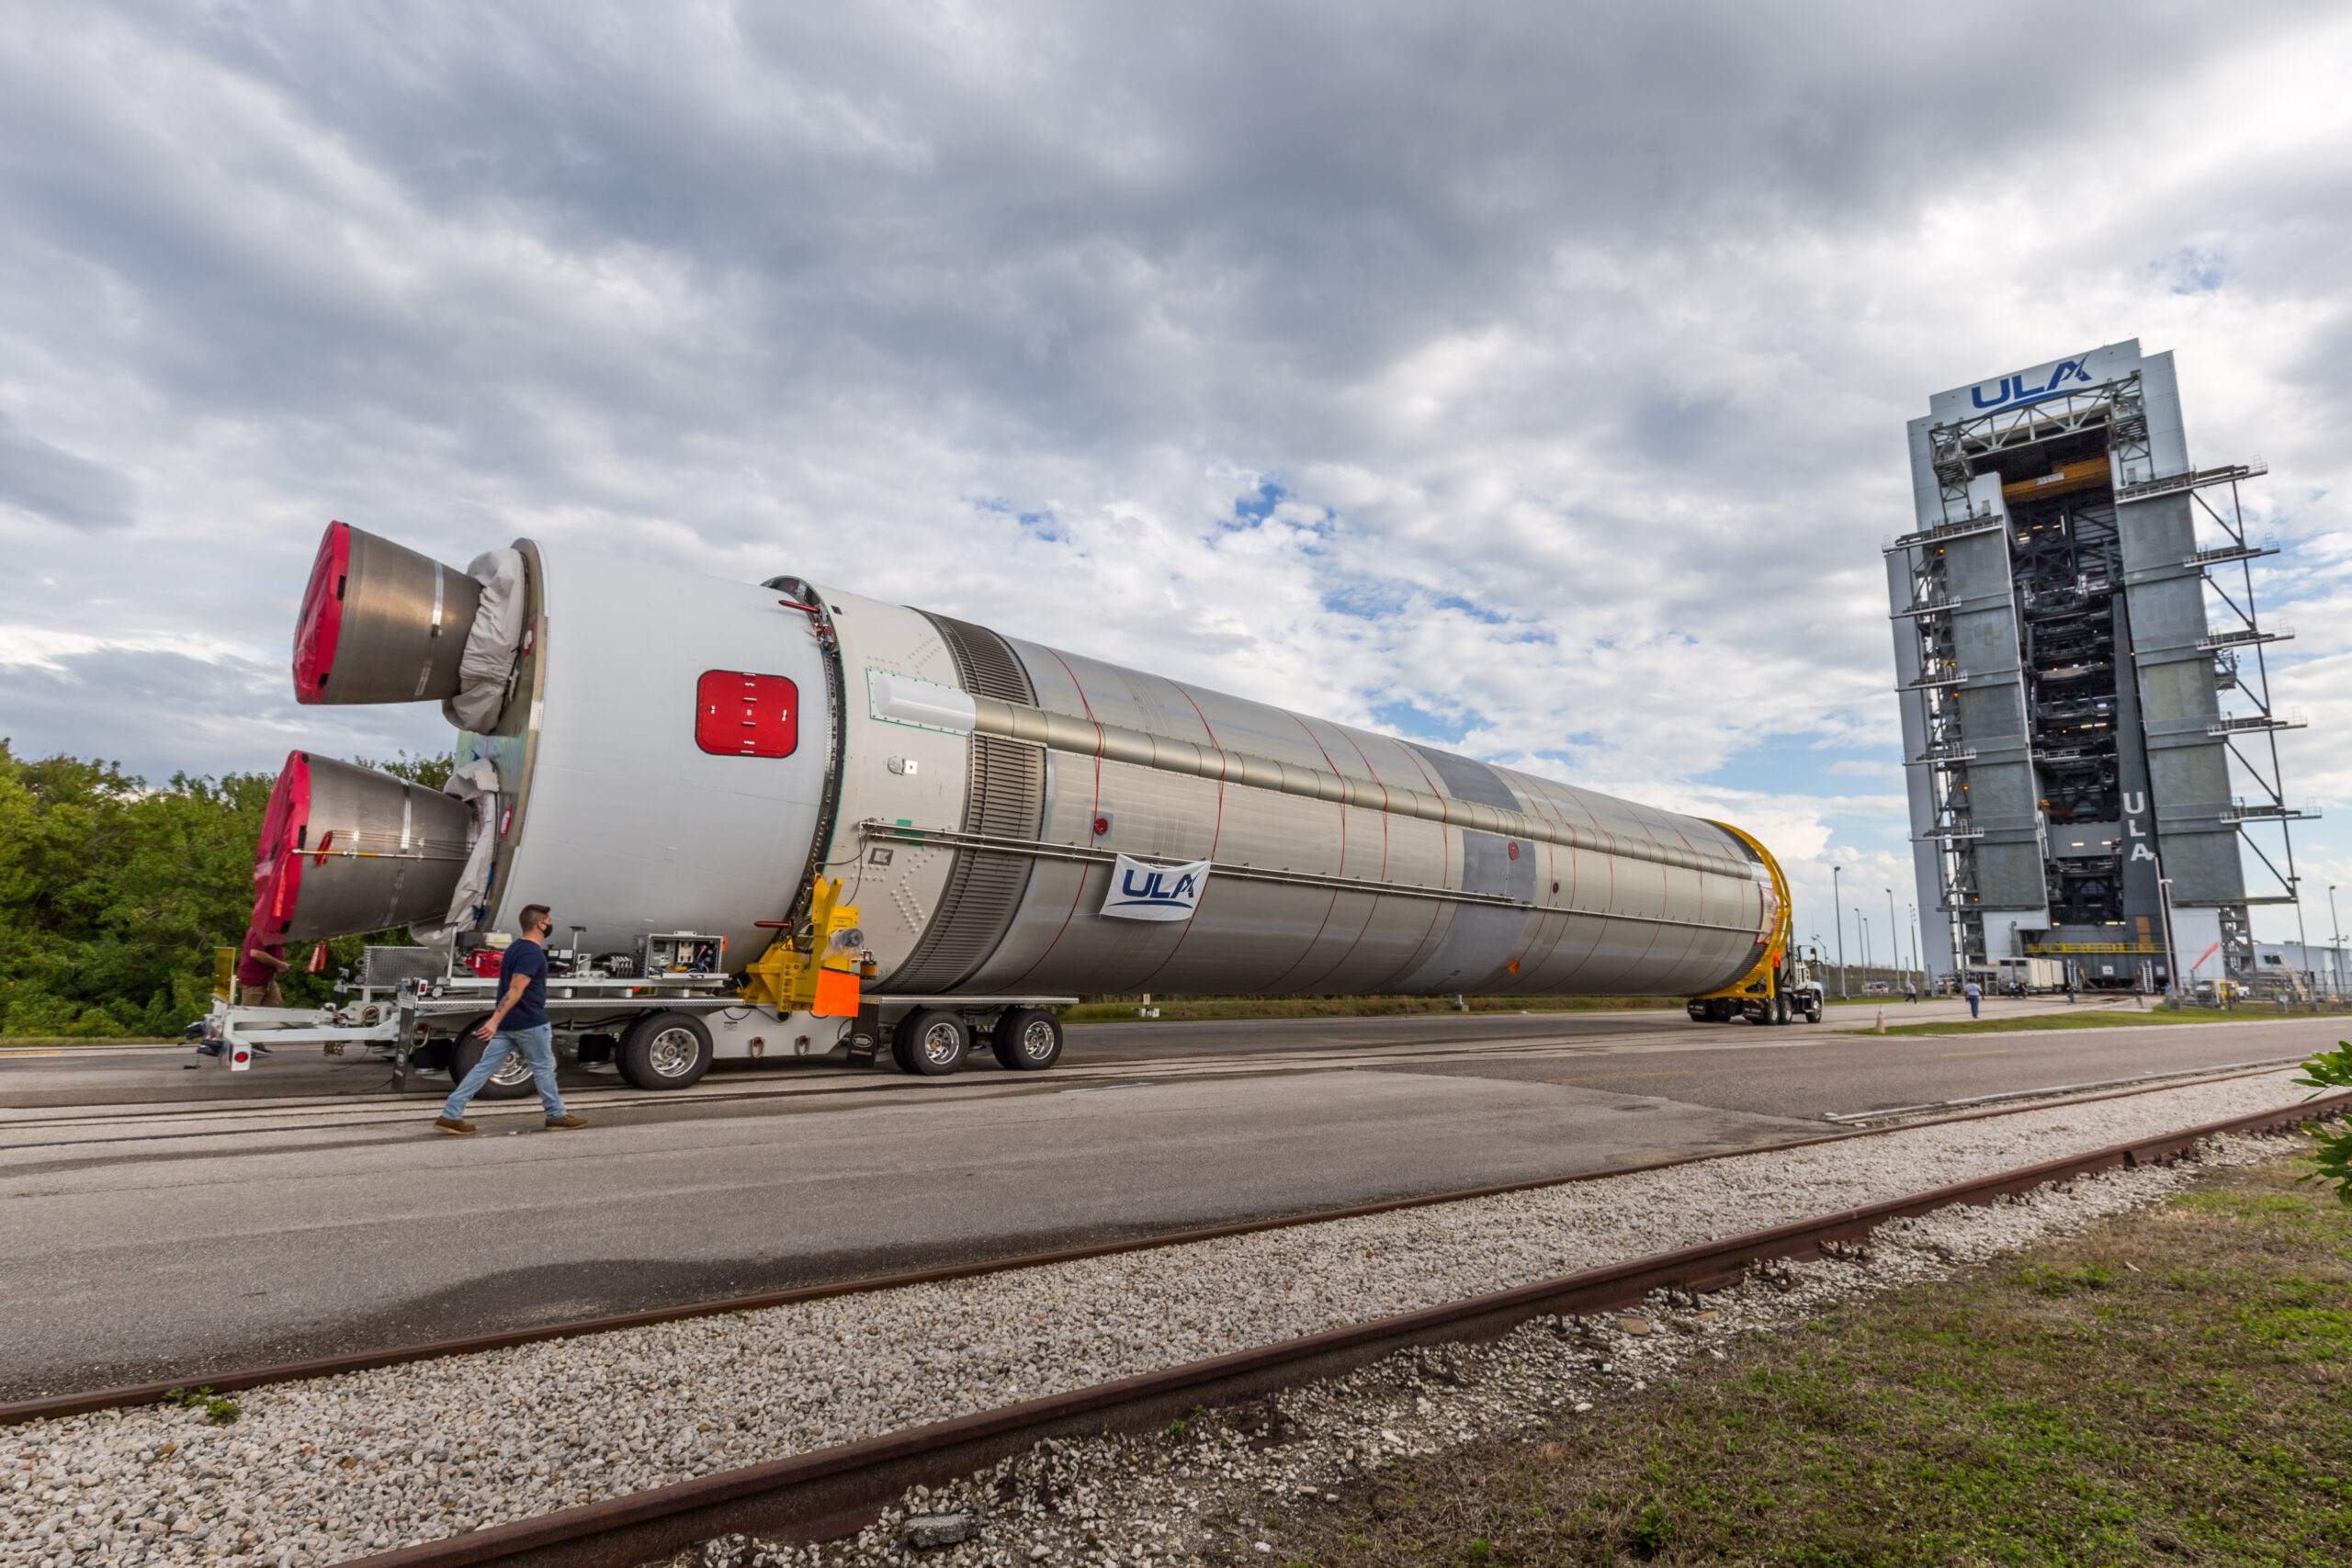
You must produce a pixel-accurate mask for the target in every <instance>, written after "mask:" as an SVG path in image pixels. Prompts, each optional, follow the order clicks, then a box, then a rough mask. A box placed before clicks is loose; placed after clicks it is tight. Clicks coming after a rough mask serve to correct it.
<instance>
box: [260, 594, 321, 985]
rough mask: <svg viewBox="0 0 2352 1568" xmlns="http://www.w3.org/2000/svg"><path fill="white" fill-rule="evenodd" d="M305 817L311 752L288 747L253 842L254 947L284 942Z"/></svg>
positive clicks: (298, 877)
mask: <svg viewBox="0 0 2352 1568" xmlns="http://www.w3.org/2000/svg"><path fill="white" fill-rule="evenodd" d="M322 558H323V552H322ZM310 820H311V756H310V753H309V752H307V751H289V752H288V753H287V755H286V766H285V767H284V768H283V769H281V770H279V772H278V775H277V786H276V787H275V788H273V789H272V790H271V791H270V792H269V808H268V810H267V811H266V812H265V813H264V814H263V817H262V824H261V837H260V839H259V840H256V841H255V842H254V913H253V919H252V920H251V922H250V923H249V924H248V925H247V927H246V931H245V937H246V941H247V942H250V943H251V944H253V945H254V946H259V947H269V946H273V945H275V944H277V943H278V942H283V941H284V940H285V931H286V929H287V927H288V925H290V924H291V923H292V922H293V919H294V905H295V903H296V901H297V900H298V899H300V897H301V896H302V857H301V854H300V850H301V847H302V838H303V833H304V829H307V828H308V827H309V825H310Z"/></svg>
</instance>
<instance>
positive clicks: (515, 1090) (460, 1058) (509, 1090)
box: [449, 1013, 531, 1100]
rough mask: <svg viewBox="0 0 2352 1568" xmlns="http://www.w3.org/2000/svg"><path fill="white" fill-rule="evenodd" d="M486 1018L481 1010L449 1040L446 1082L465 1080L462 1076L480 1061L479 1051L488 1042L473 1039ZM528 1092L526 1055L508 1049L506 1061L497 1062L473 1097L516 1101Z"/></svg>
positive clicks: (529, 1072)
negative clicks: (487, 1079) (478, 1093)
mask: <svg viewBox="0 0 2352 1568" xmlns="http://www.w3.org/2000/svg"><path fill="white" fill-rule="evenodd" d="M489 1018H490V1015H489V1014H488V1013H484V1014H482V1015H481V1017H480V1018H469V1019H468V1020H467V1021H466V1026H465V1027H464V1028H463V1029H461V1030H459V1031H458V1037H457V1038H456V1039H455V1040H452V1041H450V1042H449V1081H450V1082H451V1083H453V1084H460V1083H463V1082H465V1081H466V1075H467V1074H468V1073H470V1072H472V1071H473V1070H474V1068H475V1066H477V1065H478V1064H480V1062H481V1058H482V1053H483V1052H485V1051H488V1050H489V1049H490V1042H489V1041H487V1040H477V1039H475V1038H474V1031H475V1030H477V1029H480V1028H481V1026H482V1025H483V1023H485V1022H486V1021H489ZM530 1092H531V1061H530V1058H529V1057H527V1056H526V1055H523V1053H522V1052H520V1051H509V1052H507V1053H506V1060H504V1061H503V1062H501V1063H499V1064H498V1071H496V1072H494V1073H492V1074H491V1075H490V1081H489V1082H488V1083H486V1084H484V1085H482V1086H481V1094H480V1095H479V1096H478V1097H477V1098H479V1099H481V1100H520V1099H522V1098H523V1097H524V1096H526V1095H527V1094H529V1093H530Z"/></svg>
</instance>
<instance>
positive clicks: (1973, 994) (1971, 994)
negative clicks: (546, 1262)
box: [466, 975, 1985, 1083]
mask: <svg viewBox="0 0 2352 1568" xmlns="http://www.w3.org/2000/svg"><path fill="white" fill-rule="evenodd" d="M1960 994H1961V995H1962V996H1963V997H1966V998H1968V1016H1969V1017H1971V1018H1974V1017H1975V1016H1976V1004H1977V1003H1978V1002H1979V1001H1981V1000H1982V999H1983V998H1984V996H1985V992H1984V990H1983V988H1982V987H1979V986H1978V985H1977V984H1976V978H1975V976H1973V975H1972V976H1969V980H1968V984H1966V985H1965V986H1962V987H1961V988H1960ZM466 1081H467V1082H469V1083H470V1082H472V1081H473V1080H472V1079H470V1078H469V1079H467V1080H466Z"/></svg>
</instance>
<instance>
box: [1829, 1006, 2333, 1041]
mask: <svg viewBox="0 0 2352 1568" xmlns="http://www.w3.org/2000/svg"><path fill="white" fill-rule="evenodd" d="M2082 1005H2083V1006H2085V1007H2086V1008H2096V1009H2097V1010H2096V1011H2090V1010H2086V1011H2081V1012H2033V1013H2016V1014H2013V1015H2011V1016H2009V1017H2007V1018H1977V1019H1967V1018H1963V1019H1960V1020H1958V1021H1952V1022H1946V1023H1890V1024H1888V1025H1887V1026H1886V1032H1888V1033H1889V1034H2008V1033H2013V1032H2016V1031H2018V1030H2021V1029H2138V1028H2141V1027H2143V1025H2147V1024H2154V1023H2264V1022H2270V1021H2276V1020H2278V1019H2280V1018H2287V1017H2299V1016H2302V1015H2300V1014H2289V1013H2278V1012H2272V1011H2269V1010H2256V1009H2254V1008H2240V1009H2238V1010H2236V1011H2234V1012H2233V1011H2230V1010H2225V1009H2222V1008H2181V1009H2179V1010H2177V1011H2176V1010H2173V1009H2171V1008H2159V1007H2152V1008H2150V1009H2149V1010H2147V1011H2145V1012H2142V1011H2141V1010H2139V1009H2137V1008H2132V1007H2119V1006H2116V1005H2114V1004H2112V1003H2109V1004H2104V1005H2102V1004H2098V1003H2086V1004H2082ZM1877 1032H1878V1031H1877V1030H1875V1029H1841V1030H1838V1033H1840V1034H1875V1033H1877Z"/></svg>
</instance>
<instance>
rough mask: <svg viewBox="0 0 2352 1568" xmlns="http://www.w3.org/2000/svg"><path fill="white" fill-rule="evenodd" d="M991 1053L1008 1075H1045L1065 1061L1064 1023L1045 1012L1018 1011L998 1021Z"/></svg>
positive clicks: (1007, 1014)
mask: <svg viewBox="0 0 2352 1568" xmlns="http://www.w3.org/2000/svg"><path fill="white" fill-rule="evenodd" d="M989 1050H991V1051H993V1052H995V1053H996V1059H997V1060H998V1061H999V1062H1001V1063H1002V1064H1003V1065H1004V1068H1005V1070H1006V1071H1007V1072H1014V1073H1042V1072H1044V1071H1045V1070H1046V1068H1047V1067H1050V1066H1053V1065H1054V1064H1055V1063H1056V1062H1058V1061H1060V1060H1061V1058H1062V1021H1061V1020H1060V1019H1057V1018H1056V1017H1055V1016H1054V1015H1053V1014H1052V1013H1049V1012H1047V1011H1046V1010H1045V1009H1043V1008H1015V1009H1014V1010H1012V1011H1011V1012H1008V1013H1006V1014H1005V1015H1004V1016H1003V1017H1002V1018H1000V1019H998V1020H997V1021H996V1032H994V1033H993V1034H991V1035H990V1036H989Z"/></svg>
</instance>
